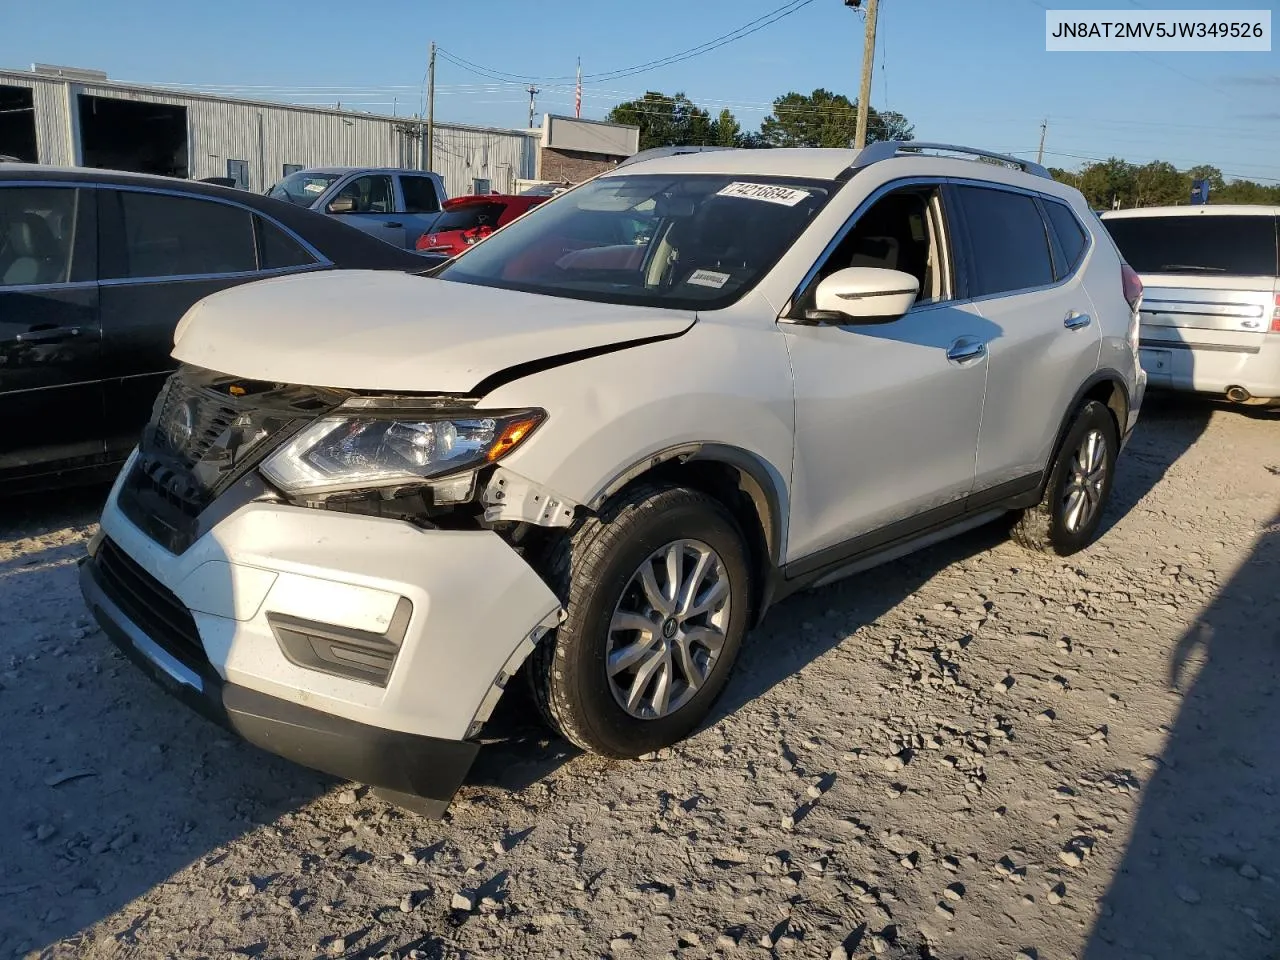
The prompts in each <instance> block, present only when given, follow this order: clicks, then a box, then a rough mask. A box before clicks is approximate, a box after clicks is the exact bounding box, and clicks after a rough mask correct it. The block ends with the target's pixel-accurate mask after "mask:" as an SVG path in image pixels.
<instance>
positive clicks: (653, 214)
mask: <svg viewBox="0 0 1280 960" xmlns="http://www.w3.org/2000/svg"><path fill="white" fill-rule="evenodd" d="M836 188H837V184H835V183H833V182H832V181H828V180H808V179H796V178H780V177H746V176H744V177H733V176H725V175H707V174H696V175H695V174H683V175H657V174H632V175H625V174H622V175H616V176H610V177H602V178H600V179H598V180H593V181H591V182H590V183H586V184H584V185H583V186H581V187H578V188H577V189H575V190H572V191H570V192H568V193H566V194H563V195H562V196H560V197H557V198H555V199H553V200H550V201H548V202H546V203H544V204H542V205H541V206H540V207H538V208H537V209H535V210H533V211H531V212H530V213H529V214H528V215H527V216H525V217H523V218H521V219H520V220H516V221H514V222H513V223H511V224H510V225H509V226H507V227H505V228H503V229H502V230H500V231H498V232H497V233H495V234H493V235H492V236H491V237H489V238H488V239H487V240H485V241H484V242H483V243H481V244H477V245H476V246H475V247H473V248H472V249H471V250H469V251H467V252H466V253H465V254H463V255H461V256H460V257H459V258H458V259H457V260H456V261H455V262H454V263H452V264H450V265H449V266H448V267H446V268H445V269H444V270H443V271H441V273H440V274H439V276H440V277H441V278H442V279H445V280H453V281H455V282H460V283H474V284H480V285H484V286H491V287H503V288H505V289H509V290H523V291H527V292H530V293H541V294H547V295H549V296H555V297H571V298H573V299H578V300H598V301H603V302H607V303H625V304H636V305H642V306H659V307H673V308H676V309H686V310H695V309H706V310H715V309H719V308H721V307H725V306H728V305H729V304H731V303H733V302H734V301H735V300H737V299H738V298H739V297H741V296H742V295H743V294H745V293H746V292H747V291H748V290H750V289H751V288H752V287H754V286H755V285H756V283H758V282H759V280H760V278H761V277H763V276H764V275H765V274H766V273H767V272H768V271H769V270H770V269H771V268H772V267H773V265H774V264H775V263H776V262H777V261H778V258H779V257H781V256H782V254H783V252H784V251H785V250H786V249H787V248H788V247H789V246H790V245H791V244H792V243H794V242H795V240H796V238H797V237H799V236H800V234H801V232H802V231H803V230H804V228H805V227H806V226H808V224H809V223H810V222H811V221H812V219H813V217H814V215H815V214H816V213H817V212H818V211H819V210H820V209H821V208H822V206H823V205H824V204H825V203H826V202H827V200H828V199H829V198H830V196H831V194H832V193H833V192H834V191H835V189H836Z"/></svg>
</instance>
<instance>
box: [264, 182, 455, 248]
mask: <svg viewBox="0 0 1280 960" xmlns="http://www.w3.org/2000/svg"><path fill="white" fill-rule="evenodd" d="M267 195H268V196H270V197H275V198H276V199H277V200H287V201H288V202H289V203H296V204H297V205H298V206H300V207H307V208H308V209H310V210H315V211H317V212H319V213H325V214H328V215H330V216H333V217H339V218H341V219H342V221H343V222H344V223H348V224H350V225H351V226H353V227H355V228H356V229H358V230H363V231H364V232H365V233H368V234H371V235H372V236H375V237H377V238H378V239H379V240H385V241H386V242H387V243H389V244H391V245H392V246H396V247H402V248H404V249H406V250H412V249H413V248H414V245H415V244H416V243H417V242H418V238H419V237H420V236H422V234H423V233H425V232H426V230H427V227H428V226H429V225H430V223H431V221H433V220H434V219H435V218H436V215H437V214H438V213H439V212H440V205H441V204H442V203H444V201H445V199H446V197H445V189H444V181H443V180H442V179H441V178H440V176H439V174H435V173H431V172H429V171H425V170H397V169H394V168H369V167H313V168H312V169H310V170H299V171H298V172H296V173H291V174H289V176H287V177H285V178H284V179H283V180H281V181H280V182H279V183H277V184H276V185H275V186H273V187H272V188H271V189H270V190H268V191H267Z"/></svg>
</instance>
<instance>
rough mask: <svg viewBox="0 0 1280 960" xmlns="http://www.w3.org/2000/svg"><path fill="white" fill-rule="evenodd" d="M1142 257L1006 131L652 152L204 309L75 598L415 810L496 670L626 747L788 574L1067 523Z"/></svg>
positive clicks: (551, 718) (1088, 534) (827, 577)
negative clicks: (414, 266) (1012, 150)
mask: <svg viewBox="0 0 1280 960" xmlns="http://www.w3.org/2000/svg"><path fill="white" fill-rule="evenodd" d="M1140 290H1141V288H1140V286H1139V285H1138V284H1137V280H1136V277H1135V276H1134V275H1133V273H1132V271H1128V270H1127V268H1124V267H1123V266H1122V263H1121V260H1120V257H1119V255H1118V254H1117V252H1116V250H1115V248H1114V247H1113V245H1112V244H1111V241H1110V240H1109V239H1108V237H1107V235H1106V232H1105V230H1103V229H1102V227H1101V225H1100V223H1099V221H1098V219H1097V218H1096V217H1095V216H1094V215H1093V214H1092V213H1091V212H1090V210H1089V208H1088V207H1087V206H1086V204H1085V202H1084V200H1083V198H1082V197H1081V195H1080V194H1079V193H1077V192H1076V191H1075V190H1074V189H1071V188H1070V187H1066V186H1063V185H1061V184H1059V183H1056V182H1054V181H1053V180H1052V179H1050V178H1049V176H1048V174H1047V173H1046V172H1045V171H1044V170H1043V169H1042V168H1040V167H1037V166H1035V165H1033V164H1026V163H1022V162H1020V161H1016V160H1013V159H1011V158H1007V157H999V156H995V155H990V154H983V153H980V152H977V151H967V150H964V149H963V148H956V147H947V148H942V147H937V146H934V145H928V144H923V145H922V144H877V145H875V146H872V147H868V148H867V149H865V150H863V151H861V152H855V151H851V150H759V151H754V150H726V151H714V152H700V153H692V154H681V153H680V152H679V151H665V152H662V153H660V155H658V156H647V157H644V156H642V157H639V158H637V159H636V160H635V161H634V162H627V163H624V164H622V165H620V166H619V167H618V168H616V169H615V170H612V171H610V172H609V173H608V174H606V175H603V176H600V177H598V178H596V179H594V180H592V181H589V182H587V183H586V184H583V185H581V186H579V187H577V188H575V189H573V190H571V191H569V192H567V193H565V194H563V195H561V196H559V197H557V198H555V199H553V200H551V201H549V202H547V203H546V204H544V205H542V206H541V207H539V208H537V209H536V210H533V211H531V212H530V213H529V214H528V215H526V216H524V217H522V218H521V219H519V220H517V221H515V222H513V223H512V224H511V225H510V226H508V227H507V228H505V229H504V230H502V231H500V232H498V233H495V234H494V235H492V236H491V237H490V238H488V239H486V240H485V241H484V242H482V243H480V244H477V245H476V246H475V247H472V248H471V249H470V250H468V251H467V252H466V253H465V254H463V255H462V256H460V257H459V258H457V260H455V261H453V262H451V263H449V264H447V265H445V266H444V267H443V268H442V269H441V270H440V271H439V272H438V276H435V277H427V276H413V275H386V274H375V273H363V272H342V273H331V274H326V275H323V276H310V277H301V278H286V279H278V280H266V281H263V282H259V283H255V284H252V285H249V286H244V287H239V288H237V289H234V290H230V291H227V292H224V293H219V294H216V295H214V296H211V297H209V298H207V299H205V300H204V301H202V302H201V303H199V304H198V305H197V306H195V307H194V308H193V309H192V310H191V311H190V312H189V313H188V314H187V316H186V317H185V319H184V320H183V321H182V323H181V325H180V326H179V328H178V331H177V334H176V338H175V347H174V356H175V357H176V358H177V359H178V360H179V361H180V363H181V367H180V369H179V371H178V372H177V373H176V374H175V375H174V376H173V378H172V380H171V381H170V382H169V384H168V386H167V388H166V390H165V392H164V393H163V394H162V396H161V397H160V398H159V399H158V401H157V403H156V407H155V414H154V417H153V419H152V422H151V424H150V425H149V426H148V428H147V430H146V432H145V434H144V436H143V437H142V440H141V443H140V445H139V447H138V449H137V451H136V452H135V453H134V455H133V457H132V459H131V460H130V462H129V463H128V464H127V465H126V467H125V468H124V470H123V472H122V473H121V475H120V477H119V479H118V480H117V482H116V485H115V487H114V489H113V490H112V492H111V495H110V499H109V500H108V502H107V505H106V508H105V511H104V513H103V517H102V525H101V532H100V534H99V535H98V536H97V537H96V538H95V539H94V541H93V543H92V544H91V547H90V557H88V558H87V559H86V562H85V563H84V565H83V568H82V574H81V582H82V587H83V592H84V595H85V598H86V600H87V601H88V604H89V606H90V607H91V608H92V610H93V611H94V613H95V614H96V616H97V618H98V619H99V621H100V622H101V623H102V625H103V627H104V629H105V631H106V632H107V633H108V634H109V636H110V637H111V638H112V639H113V640H114V641H115V642H116V643H117V644H118V645H119V646H120V647H121V648H122V649H123V650H125V651H126V652H127V653H128V654H130V655H131V656H132V657H133V658H134V659H135V660H137V661H138V662H139V663H140V664H142V665H143V666H144V667H145V668H146V669H147V670H148V671H149V672H150V673H151V674H152V675H153V676H155V677H157V678H158V679H160V680H161V681H162V682H164V683H165V684H166V685H167V686H168V687H169V688H170V689H171V690H173V691H174V692H175V693H178V694H179V695H181V696H183V697H184V698H185V699H187V701H188V702H190V703H191V704H193V705H195V706H197V707H199V708H201V709H203V710H205V711H206V712H207V713H209V714H210V715H212V716H214V717H215V718H216V719H218V720H220V721H221V722H223V723H225V724H227V725H229V726H230V727H232V728H233V729H235V730H237V731H239V732H240V733H241V734H242V735H243V736H245V737H246V738H248V739H249V740H251V741H252V742H254V743H257V744H259V745H261V746H263V747H265V748H267V749H268V750H273V751H275V752H277V753H280V754H282V755H284V756H286V757H290V758H292V759H294V760H297V761H299V762H301V763H304V764H308V765H311V766H314V767H317V768H320V769H322V770H326V771H329V772H331V773H335V774H339V775H342V776H345V777H348V778H351V779H354V780H357V781H360V782H364V783H368V784H371V785H374V786H375V787H378V788H380V791H381V792H382V794H383V795H384V796H386V797H388V798H390V799H391V800H393V801H395V802H398V803H401V804H403V805H406V806H410V807H412V808H414V809H417V810H420V811H424V812H428V813H438V812H440V811H441V810H442V809H443V807H444V806H445V805H447V803H448V801H449V798H450V797H451V796H452V795H453V793H454V791H455V790H456V789H457V787H458V785H459V784H460V783H461V782H462V779H463V777H464V775H465V773H466V771H467V768H468V766H469V765H470V763H471V760H472V758H473V756H474V754H475V752H476V750H477V749H478V748H477V735H478V734H479V732H480V730H481V728H482V727H483V725H484V723H485V722H486V720H487V719H488V718H489V716H490V712H491V711H492V709H493V707H494V705H495V704H496V703H497V701H498V699H499V697H500V696H501V695H502V693H503V691H504V689H505V688H506V687H507V684H508V682H509V681H511V680H512V678H513V677H515V676H516V675H517V674H520V673H523V674H524V675H525V676H526V677H527V679H528V681H529V683H530V684H531V686H532V689H533V692H534V694H535V697H536V700H537V702H538V703H539V705H540V706H541V709H542V712H543V713H544V714H545V717H546V719H547V721H548V722H549V723H550V724H551V725H552V726H553V727H554V728H555V729H556V730H558V731H559V732H560V733H562V734H563V735H564V736H565V737H566V738H567V739H568V740H570V741H572V742H573V743H575V744H577V745H578V746H580V747H583V748H585V749H588V750H593V751H596V752H598V753H601V754H604V755H607V756H612V757H635V756H639V755H641V754H644V753H647V752H650V751H652V750H655V749H657V748H660V747H663V746H665V745H668V744H671V743H673V742H675V741H677V740H679V739H681V738H682V737H685V736H687V735H688V734H690V733H691V732H693V731H694V730H696V729H697V728H698V726H699V725H700V724H701V723H703V722H704V720H705V719H706V718H707V715H708V713H709V711H710V710H711V708H712V705H713V703H714V702H715V700H716V697H717V696H718V695H719V693H720V691H721V690H722V689H723V687H724V685H725V682H726V680H727V679H728V677H729V673H730V670H731V668H732V666H733V663H734V660H735V659H736V658H737V655H738V651H739V648H740V647H741V645H742V643H743V641H744V637H745V636H746V634H747V632H748V631H749V630H750V629H751V628H752V627H753V626H754V625H755V624H756V623H757V621H758V620H759V619H760V617H761V616H763V615H764V613H765V611H766V610H768V609H769V607H770V606H772V605H773V604H775V603H777V602H778V601H779V600H781V599H782V598H783V597H785V596H787V595H788V594H791V593H793V592H795V591H797V590H800V589H802V588H805V587H809V586H815V585H820V584H823V583H826V582H829V581H831V580H834V579H836V578H838V577H841V576H845V575H847V574H849V573H852V572H855V571H857V570H862V569H866V568H867V567H869V566H872V565H873V564H875V563H878V562H882V561H884V560H886V559H889V558H892V557H896V556H900V555H902V554H904V553H906V552H908V551H910V550H913V549H916V548H918V547H921V546H924V545H927V544H930V543H933V542H936V541H938V540H939V539H941V538H943V537H946V536H949V535H952V534H954V533H957V532H959V531H961V530H965V529H969V528H972V527H974V526H976V525H978V524H981V523H984V522H987V521H990V520H992V519H995V518H997V517H999V516H1001V515H1002V514H1005V513H1007V512H1009V511H1018V512H1020V516H1021V519H1020V520H1019V521H1018V524H1017V526H1016V530H1015V533H1016V536H1017V538H1018V539H1019V540H1021V541H1022V542H1023V543H1025V544H1027V545H1030V546H1032V547H1034V548H1037V549H1047V550H1051V551H1056V552H1058V553H1061V554H1069V553H1072V552H1073V551H1076V550H1079V549H1081V548H1082V547H1084V546H1086V545H1087V544H1088V543H1089V542H1090V541H1091V540H1092V539H1093V537H1094V536H1095V534H1096V533H1097V531H1098V529H1099V522H1100V520H1101V517H1102V514H1103V510H1104V508H1105V506H1106V503H1107V499H1108V495H1109V493H1110V491H1111V485H1112V479H1113V476H1114V471H1115V465H1116V457H1117V454H1118V453H1119V452H1120V449H1121V446H1122V445H1123V443H1124V442H1125V440H1126V439H1127V437H1128V436H1129V434H1130V431H1131V430H1132V429H1133V426H1134V423H1135V421H1136V419H1137V416H1138V410H1139V406H1140V404H1141V401H1142V396H1143V388H1144V383H1145V379H1144V375H1143V373H1142V371H1141V369H1140V368H1139V365H1138V339H1137V329H1138V324H1137V313H1136V310H1137V307H1138V303H1139V299H1140Z"/></svg>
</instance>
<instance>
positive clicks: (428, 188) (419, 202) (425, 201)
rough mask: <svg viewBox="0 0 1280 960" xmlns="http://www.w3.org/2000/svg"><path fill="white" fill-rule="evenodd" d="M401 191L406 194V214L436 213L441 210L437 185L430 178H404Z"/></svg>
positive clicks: (401, 182)
mask: <svg viewBox="0 0 1280 960" xmlns="http://www.w3.org/2000/svg"><path fill="white" fill-rule="evenodd" d="M400 190H401V192H403V193H404V212H405V213H436V212H437V211H438V210H439V209H440V198H439V196H438V195H437V194H436V184H435V181H434V180H432V179H431V178H430V177H409V176H402V177H401V178H400Z"/></svg>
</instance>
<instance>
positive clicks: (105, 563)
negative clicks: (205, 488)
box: [94, 538, 208, 670]
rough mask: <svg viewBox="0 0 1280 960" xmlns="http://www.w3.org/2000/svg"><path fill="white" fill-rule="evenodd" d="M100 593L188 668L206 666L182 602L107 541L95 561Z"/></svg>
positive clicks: (109, 540)
mask: <svg viewBox="0 0 1280 960" xmlns="http://www.w3.org/2000/svg"><path fill="white" fill-rule="evenodd" d="M94 564H95V565H96V567H97V573H98V582H99V584H100V585H101V586H102V590H103V592H104V593H105V594H106V595H107V596H108V597H110V598H111V600H112V602H113V603H115V605H116V606H118V607H119V608H120V610H121V611H122V612H123V613H124V615H125V616H126V617H128V618H129V619H130V620H132V621H133V622H134V623H135V624H137V625H138V626H139V627H141V628H142V630H143V632H144V633H146V635H147V636H148V637H150V638H151V639H152V640H154V641H155V642H156V643H158V644H160V646H162V647H164V648H165V649H166V650H167V651H169V652H170V653H171V654H173V655H174V656H175V657H177V658H178V659H179V660H180V661H182V662H183V663H184V664H186V665H187V666H188V667H192V668H194V669H197V670H198V669H199V668H200V667H201V665H203V664H207V663H208V658H207V657H206V656H205V652H204V646H203V645H202V644H201V643H200V633H199V631H198V630H197V629H196V622H195V619H194V618H193V617H192V616H191V611H190V610H188V609H187V608H186V607H185V606H183V603H182V601H181V600H179V599H178V598H177V597H176V596H174V595H173V594H172V593H171V592H170V591H169V590H167V589H166V588H165V586H164V584H162V583H160V581H158V580H157V579H156V578H155V577H153V576H151V574H149V573H147V571H146V570H144V569H142V567H140V566H139V565H138V564H137V563H136V562H135V561H134V560H133V558H132V557H130V556H129V555H128V554H127V553H125V552H124V551H123V550H121V549H120V548H119V547H118V546H116V544H115V543H114V542H113V541H112V540H111V539H110V538H106V539H104V540H103V541H102V543H101V544H100V545H99V546H98V552H97V554H96V555H95V557H94Z"/></svg>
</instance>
